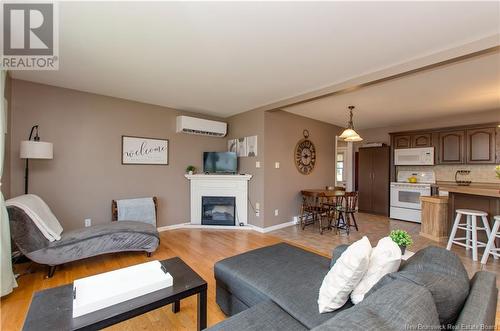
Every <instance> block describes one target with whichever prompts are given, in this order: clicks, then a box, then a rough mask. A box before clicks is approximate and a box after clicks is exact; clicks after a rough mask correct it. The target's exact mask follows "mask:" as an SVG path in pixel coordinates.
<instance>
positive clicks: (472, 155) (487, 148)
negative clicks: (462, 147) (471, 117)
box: [466, 128, 495, 164]
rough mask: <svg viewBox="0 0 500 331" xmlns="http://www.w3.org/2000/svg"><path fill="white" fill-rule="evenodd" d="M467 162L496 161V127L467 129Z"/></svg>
mask: <svg viewBox="0 0 500 331" xmlns="http://www.w3.org/2000/svg"><path fill="white" fill-rule="evenodd" d="M466 137H467V163H473V164H475V163H495V128H478V129H469V130H467V131H466Z"/></svg>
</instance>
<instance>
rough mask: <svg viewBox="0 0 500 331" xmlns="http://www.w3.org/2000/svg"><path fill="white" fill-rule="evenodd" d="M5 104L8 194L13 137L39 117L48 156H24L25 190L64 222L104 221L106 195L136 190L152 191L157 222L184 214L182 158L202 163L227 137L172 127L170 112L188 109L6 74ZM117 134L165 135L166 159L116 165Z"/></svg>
mask: <svg viewBox="0 0 500 331" xmlns="http://www.w3.org/2000/svg"><path fill="white" fill-rule="evenodd" d="M11 108H12V111H11V114H10V115H11V119H12V123H13V125H12V128H11V130H10V131H9V135H11V145H10V156H11V160H10V166H11V182H10V186H11V196H17V195H20V194H23V193H24V160H21V159H20V158H19V142H20V141H21V140H26V139H27V138H28V137H27V136H28V134H29V130H30V128H31V126H32V125H34V124H39V125H40V137H41V139H42V140H43V141H48V142H52V143H53V144H54V159H53V160H32V161H31V162H30V193H34V194H38V195H40V196H41V197H42V198H43V199H44V200H46V202H47V203H48V205H49V206H50V207H51V208H52V210H53V212H54V214H55V215H56V216H57V217H58V219H59V220H60V222H61V223H62V225H63V227H64V228H65V229H66V230H69V229H75V228H81V227H83V226H84V219H85V218H91V219H92V224H100V223H107V222H110V221H111V200H112V199H120V198H129V197H141V196H157V197H158V203H159V209H158V210H159V213H158V216H159V217H158V220H159V221H158V226H167V225H173V224H178V223H184V222H188V221H189V212H190V209H189V182H188V180H187V179H186V178H184V173H185V169H186V166H187V165H190V164H192V165H195V166H196V167H198V168H199V169H201V167H202V159H203V155H202V153H203V152H204V151H224V150H226V141H227V139H225V138H214V137H205V136H195V135H187V134H180V133H176V132H175V129H176V128H175V125H176V123H175V117H176V116H177V115H180V114H186V113H183V112H179V111H177V110H174V109H169V108H165V107H160V106H155V105H150V104H144V103H139V102H133V101H128V100H124V99H117V98H112V97H107V96H102V95H96V94H91V93H85V92H79V91H75V90H70V89H64V88H59V87H53V86H48V85H42V84H36V83H32V82H27V81H21V80H12V100H11ZM190 114H191V115H192V113H190ZM200 117H205V118H206V116H200ZM210 119H215V120H219V118H210ZM122 135H133V136H145V137H154V138H165V139H169V141H170V155H169V159H170V160H169V165H168V166H159V165H122V164H121V136H122Z"/></svg>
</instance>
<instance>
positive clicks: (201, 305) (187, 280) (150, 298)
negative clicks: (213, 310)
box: [23, 257, 207, 330]
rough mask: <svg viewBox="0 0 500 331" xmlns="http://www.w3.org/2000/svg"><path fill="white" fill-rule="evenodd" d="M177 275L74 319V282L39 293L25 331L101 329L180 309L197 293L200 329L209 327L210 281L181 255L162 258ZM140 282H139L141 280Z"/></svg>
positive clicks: (173, 273) (32, 302) (35, 298)
mask: <svg viewBox="0 0 500 331" xmlns="http://www.w3.org/2000/svg"><path fill="white" fill-rule="evenodd" d="M161 263H162V264H163V265H164V266H165V268H166V269H167V271H168V272H169V273H170V274H171V275H172V277H173V278H174V285H173V286H171V287H168V288H165V289H162V290H159V291H156V292H152V293H150V294H146V295H143V296H140V297H138V298H135V299H132V300H128V301H125V302H122V303H119V304H117V305H114V306H111V307H108V308H104V309H101V310H98V311H95V312H93V313H90V314H87V315H83V316H79V317H76V318H73V317H72V316H73V284H68V285H63V286H59V287H54V288H51V289H47V290H43V291H39V292H36V293H35V294H34V296H33V299H32V301H31V305H30V308H29V311H28V315H27V316H26V320H25V321H24V326H23V330H99V329H102V328H105V327H107V326H110V325H113V324H116V323H119V322H122V321H125V320H127V319H129V318H132V317H135V316H138V315H141V314H144V313H147V312H148V311H151V310H153V309H156V308H159V307H162V306H165V305H168V304H172V311H173V312H174V313H177V312H179V311H180V300H182V299H184V298H187V297H189V296H192V295H195V294H196V295H197V296H198V330H203V329H205V328H206V327H207V282H205V281H204V280H203V279H202V278H201V277H200V276H199V275H198V274H197V273H196V272H194V271H193V270H192V269H191V268H190V267H189V266H188V265H187V264H186V263H184V261H182V260H181V259H180V258H178V257H174V258H172V259H168V260H164V261H161ZM137 281H140V279H138V280H137Z"/></svg>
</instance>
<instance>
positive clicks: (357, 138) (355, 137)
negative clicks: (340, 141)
mask: <svg viewBox="0 0 500 331" xmlns="http://www.w3.org/2000/svg"><path fill="white" fill-rule="evenodd" d="M344 141H353V142H354V141H363V138H361V137H360V136H359V134H357V133H356V135H355V136H350V137H347V138H345V139H344Z"/></svg>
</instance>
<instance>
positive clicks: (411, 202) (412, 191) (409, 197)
mask: <svg viewBox="0 0 500 331" xmlns="http://www.w3.org/2000/svg"><path fill="white" fill-rule="evenodd" d="M422 195H430V189H426V188H415V187H413V188H412V187H409V186H404V187H400V186H398V185H391V206H392V207H400V208H409V209H417V210H420V209H421V202H420V196H422Z"/></svg>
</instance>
